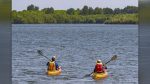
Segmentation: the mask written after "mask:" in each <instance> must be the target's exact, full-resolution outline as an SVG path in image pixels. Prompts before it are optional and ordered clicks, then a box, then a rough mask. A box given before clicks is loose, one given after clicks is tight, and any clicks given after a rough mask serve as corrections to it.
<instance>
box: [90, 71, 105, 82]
mask: <svg viewBox="0 0 150 84" xmlns="http://www.w3.org/2000/svg"><path fill="white" fill-rule="evenodd" d="M106 77H108V73H107V71H105V72H104V73H93V74H92V78H93V79H94V80H100V79H104V78H106Z"/></svg>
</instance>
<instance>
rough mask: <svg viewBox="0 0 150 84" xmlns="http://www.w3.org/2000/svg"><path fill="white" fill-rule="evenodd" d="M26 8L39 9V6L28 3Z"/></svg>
mask: <svg viewBox="0 0 150 84" xmlns="http://www.w3.org/2000/svg"><path fill="white" fill-rule="evenodd" d="M27 10H39V7H37V6H34V5H33V4H31V5H29V6H28V7H27Z"/></svg>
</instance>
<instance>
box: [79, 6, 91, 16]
mask: <svg viewBox="0 0 150 84" xmlns="http://www.w3.org/2000/svg"><path fill="white" fill-rule="evenodd" d="M81 14H82V15H88V14H89V8H88V6H84V7H83V8H82V10H81Z"/></svg>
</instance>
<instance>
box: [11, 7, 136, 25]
mask: <svg viewBox="0 0 150 84" xmlns="http://www.w3.org/2000/svg"><path fill="white" fill-rule="evenodd" d="M12 23H13V24H57V23H58V24H80V23H81V24H137V23H138V7H135V6H127V7H125V8H123V9H120V8H115V9H111V8H99V7H96V8H92V7H88V6H84V7H83V8H82V9H79V8H78V9H74V8H70V9H67V10H54V8H53V7H50V8H44V9H41V10H39V7H37V6H34V5H32V4H31V5H29V6H28V7H27V10H22V11H16V10H13V11H12Z"/></svg>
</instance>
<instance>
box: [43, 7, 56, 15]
mask: <svg viewBox="0 0 150 84" xmlns="http://www.w3.org/2000/svg"><path fill="white" fill-rule="evenodd" d="M42 11H44V12H45V14H52V13H54V8H53V7H51V8H44V9H42Z"/></svg>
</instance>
